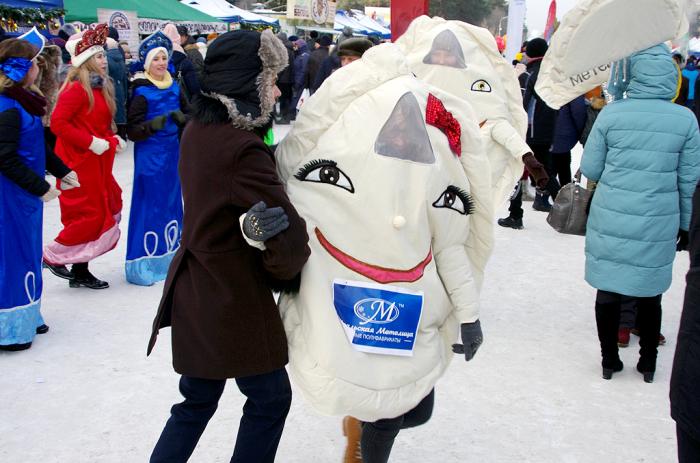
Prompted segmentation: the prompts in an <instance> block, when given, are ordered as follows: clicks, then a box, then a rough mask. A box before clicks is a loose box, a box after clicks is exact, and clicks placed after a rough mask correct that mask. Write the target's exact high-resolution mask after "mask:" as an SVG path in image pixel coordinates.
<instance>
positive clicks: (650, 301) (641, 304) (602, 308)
mask: <svg viewBox="0 0 700 463" xmlns="http://www.w3.org/2000/svg"><path fill="white" fill-rule="evenodd" d="M630 301H634V302H636V306H637V327H638V328H639V346H640V349H639V359H640V360H639V361H640V364H641V365H642V366H643V367H644V370H643V371H655V369H656V355H657V348H658V347H659V332H660V331H661V295H660V294H659V295H658V296H653V297H632V296H623V295H622V294H618V293H613V292H610V291H602V290H598V294H597V295H596V301H595V318H596V327H597V329H598V340H599V341H600V349H601V354H602V357H603V367H604V368H611V367H612V365H613V364H614V362H615V361H618V360H619V355H618V347H617V331H618V329H619V327H620V309H621V307H622V304H623V303H624V304H626V303H629V302H630Z"/></svg>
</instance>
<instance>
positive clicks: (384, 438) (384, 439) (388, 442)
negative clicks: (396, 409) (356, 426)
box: [360, 390, 435, 463]
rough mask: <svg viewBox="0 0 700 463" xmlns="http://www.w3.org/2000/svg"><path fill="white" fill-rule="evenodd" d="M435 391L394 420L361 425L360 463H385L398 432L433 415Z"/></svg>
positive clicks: (425, 420)
mask: <svg viewBox="0 0 700 463" xmlns="http://www.w3.org/2000/svg"><path fill="white" fill-rule="evenodd" d="M434 404H435V390H432V391H430V394H428V395H427V396H426V397H425V398H424V399H423V400H421V401H420V403H419V404H418V405H416V407H415V408H414V409H413V410H411V411H409V412H407V413H405V414H403V415H401V416H397V417H396V418H391V419H386V420H379V421H375V422H374V423H362V440H361V441H360V447H361V449H362V463H387V462H388V461H389V456H390V455H391V448H392V447H393V446H394V439H396V436H398V434H399V431H400V430H402V429H407V428H414V427H416V426H420V425H422V424H425V423H427V422H428V420H429V419H430V417H431V416H432V414H433V406H434Z"/></svg>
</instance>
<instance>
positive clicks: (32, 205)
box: [0, 31, 80, 351]
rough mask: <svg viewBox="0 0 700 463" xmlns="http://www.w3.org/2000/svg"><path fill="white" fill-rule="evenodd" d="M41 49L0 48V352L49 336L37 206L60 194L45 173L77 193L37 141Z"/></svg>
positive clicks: (30, 43)
mask: <svg viewBox="0 0 700 463" xmlns="http://www.w3.org/2000/svg"><path fill="white" fill-rule="evenodd" d="M43 45H44V39H43V38H42V37H41V35H40V34H39V33H38V32H36V31H32V32H30V33H28V34H25V35H24V36H22V37H20V38H19V39H9V40H5V41H3V42H2V43H0V350H6V351H19V350H24V349H28V348H29V347H31V345H32V341H33V340H34V336H35V335H36V334H42V333H46V332H47V331H48V330H49V327H48V326H46V325H45V324H44V320H43V318H42V316H41V312H40V307H41V292H42V279H41V253H42V239H41V231H42V224H43V223H42V220H43V210H44V206H43V202H46V201H50V200H52V199H56V198H57V197H58V195H59V194H60V191H59V190H58V189H56V188H54V187H53V186H51V185H50V184H49V183H48V182H47V181H46V180H44V172H45V171H46V170H48V171H49V172H50V173H51V174H52V175H54V176H55V177H56V178H59V179H61V180H59V182H58V186H59V188H60V189H62V190H67V189H70V188H74V187H79V186H80V184H79V183H78V177H77V175H76V174H75V172H73V171H71V170H70V169H69V168H68V167H66V166H65V165H64V164H63V162H61V160H60V159H59V158H58V157H57V156H56V155H55V154H54V153H53V151H51V149H50V148H48V147H47V145H46V143H45V142H44V128H43V125H42V123H41V118H42V116H43V115H45V114H46V99H45V98H43V97H42V96H41V95H40V94H39V93H38V90H37V89H36V87H33V84H34V81H35V80H36V78H37V75H38V73H39V68H38V66H37V64H36V57H37V56H38V55H39V53H40V51H41V49H42V48H43Z"/></svg>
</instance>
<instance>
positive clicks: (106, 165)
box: [44, 24, 126, 289]
mask: <svg viewBox="0 0 700 463" xmlns="http://www.w3.org/2000/svg"><path fill="white" fill-rule="evenodd" d="M107 34H108V30H107V26H106V25H104V24H101V25H99V26H97V27H96V28H95V29H94V30H89V31H86V32H85V33H83V34H82V35H75V36H73V37H71V39H70V40H69V41H68V42H67V43H66V49H67V50H68V52H69V53H70V55H71V64H72V65H73V67H72V68H71V69H70V71H69V72H68V76H67V78H66V82H65V83H64V84H63V87H62V88H61V93H60V95H59V97H58V102H57V104H56V109H55V110H54V113H53V116H52V117H51V130H52V131H53V132H54V134H55V135H56V137H57V142H56V154H57V155H58V156H59V157H60V158H61V159H62V160H63V162H64V163H65V164H66V165H67V166H69V167H70V168H71V169H73V170H74V171H75V172H76V173H77V174H78V176H79V178H80V180H81V181H80V185H81V186H80V188H74V189H73V190H69V191H66V192H63V194H62V195H61V197H60V203H61V222H63V227H64V228H63V230H62V231H61V232H60V233H59V234H58V236H57V237H56V239H55V240H54V241H53V242H51V243H50V244H49V245H48V246H46V248H44V264H45V266H46V267H48V268H49V270H51V272H52V273H53V274H54V275H56V276H58V277H61V278H65V279H67V280H69V284H70V287H71V288H78V287H81V286H84V287H87V288H91V289H104V288H108V287H109V283H107V282H106V281H102V280H99V279H97V278H96V277H95V276H94V275H92V274H91V273H90V271H89V270H88V263H89V262H90V261H91V260H92V259H94V258H96V257H98V256H100V255H102V254H104V253H106V252H108V251H110V250H112V249H114V247H115V246H116V245H117V242H118V241H119V236H120V232H119V220H120V218H121V210H122V200H121V188H119V185H117V182H116V181H115V180H114V176H113V175H112V167H113V165H114V156H115V154H116V153H117V152H119V151H121V150H123V149H124V147H125V146H126V142H124V140H122V139H121V138H120V137H119V136H117V135H115V125H114V113H115V108H116V105H115V102H114V87H113V85H112V83H111V81H110V79H109V77H107V58H106V56H105V53H104V49H103V45H104V44H105V42H106V39H107ZM59 185H60V180H59ZM66 264H73V265H72V268H71V270H68V268H67V267H66Z"/></svg>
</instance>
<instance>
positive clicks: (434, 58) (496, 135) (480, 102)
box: [396, 16, 531, 206]
mask: <svg viewBox="0 0 700 463" xmlns="http://www.w3.org/2000/svg"><path fill="white" fill-rule="evenodd" d="M396 43H397V45H399V46H400V47H401V48H402V50H403V51H404V54H405V55H406V59H407V60H408V64H409V67H410V68H411V71H413V72H414V73H415V74H416V76H418V78H419V79H421V80H424V81H425V82H427V83H429V84H431V85H434V86H436V87H438V88H440V89H442V90H445V91H447V92H450V93H451V94H453V95H455V96H457V97H460V98H464V99H465V100H467V101H468V102H469V103H470V104H471V106H472V108H474V111H475V112H476V115H477V117H478V119H479V123H480V125H481V133H482V135H483V139H484V147H485V149H486V152H487V153H488V156H489V161H490V162H491V174H492V176H491V182H492V184H493V186H494V190H493V191H494V193H495V195H494V201H495V205H496V206H500V204H501V203H502V202H503V201H505V200H506V199H507V196H508V194H509V193H510V192H512V190H513V186H514V185H515V184H516V183H517V182H518V179H519V178H520V177H521V176H522V174H523V168H524V166H523V162H522V156H523V155H524V154H527V153H529V152H531V150H530V148H529V147H528V145H527V144H526V143H525V134H526V132H527V114H526V113H525V110H524V109H523V98H522V95H521V92H520V84H519V82H518V79H517V77H516V75H515V71H514V69H513V66H511V64H510V63H508V62H506V60H505V58H503V57H502V56H501V54H500V53H499V52H498V48H497V46H496V40H495V39H494V37H493V35H491V33H490V32H489V31H488V30H487V29H484V28H481V27H476V26H472V25H471V24H467V23H463V22H460V21H446V20H444V19H442V18H429V17H427V16H421V17H420V18H417V19H415V20H414V21H413V22H412V23H411V25H410V27H409V28H408V30H407V31H406V33H405V34H404V35H402V36H401V37H400V38H399V39H398V40H397V41H396Z"/></svg>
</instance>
